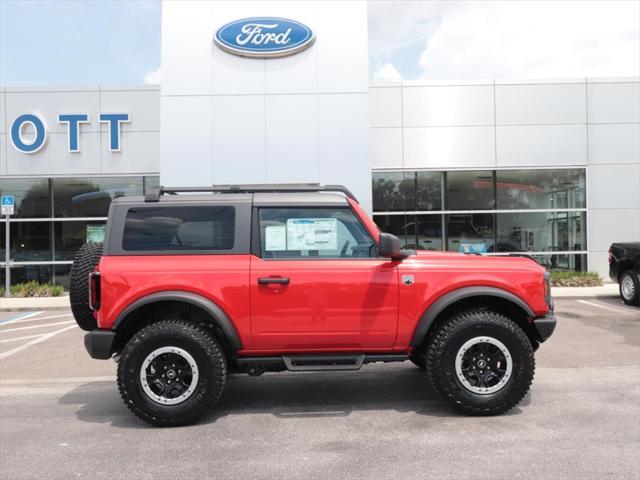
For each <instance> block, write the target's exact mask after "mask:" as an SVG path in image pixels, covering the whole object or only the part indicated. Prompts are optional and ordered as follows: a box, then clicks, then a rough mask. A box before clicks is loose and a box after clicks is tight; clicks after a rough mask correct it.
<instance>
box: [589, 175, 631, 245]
mask: <svg viewBox="0 0 640 480" xmlns="http://www.w3.org/2000/svg"><path fill="white" fill-rule="evenodd" d="M587 194H588V195H589V201H588V204H587V206H588V207H589V208H590V209H594V208H640V165H639V164H636V165H590V166H589V168H588V169H587ZM621 221H622V219H621ZM639 240H640V239H639Z"/></svg>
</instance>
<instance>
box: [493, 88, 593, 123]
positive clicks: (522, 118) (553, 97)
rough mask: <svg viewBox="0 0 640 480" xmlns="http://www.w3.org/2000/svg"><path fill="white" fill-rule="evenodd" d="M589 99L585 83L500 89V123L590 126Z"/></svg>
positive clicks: (498, 117)
mask: <svg viewBox="0 0 640 480" xmlns="http://www.w3.org/2000/svg"><path fill="white" fill-rule="evenodd" d="M585 98H586V84H585V83H581V84H571V83H569V84H564V83H562V84H546V85H545V84H538V85H496V123H497V124H498V125H523V124H557V123H586V121H587V110H586V105H585Z"/></svg>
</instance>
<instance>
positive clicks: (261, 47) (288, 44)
mask: <svg viewBox="0 0 640 480" xmlns="http://www.w3.org/2000/svg"><path fill="white" fill-rule="evenodd" d="M314 41H315V37H314V35H313V32H312V31H311V29H310V28H309V27H307V26H306V25H303V24H302V23H300V22H296V21H294V20H288V19H286V18H276V17H252V18H243V19H242V20H236V21H234V22H231V23H227V24H226V25H224V26H222V27H220V28H219V29H218V31H217V32H216V35H215V42H216V44H217V45H218V46H219V47H220V48H222V49H223V50H225V51H227V52H229V53H232V54H234V55H240V56H243V57H255V58H261V57H262V58H264V57H271V58H272V57H284V56H287V55H293V54H294V53H298V52H301V51H302V50H304V49H305V48H308V47H310V46H311V44H312V43H313V42H314Z"/></svg>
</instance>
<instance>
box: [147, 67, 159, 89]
mask: <svg viewBox="0 0 640 480" xmlns="http://www.w3.org/2000/svg"><path fill="white" fill-rule="evenodd" d="M161 80H162V75H161V72H160V67H158V68H156V69H155V70H152V71H150V72H147V73H146V74H145V76H144V80H143V81H142V83H144V84H145V85H160V81H161Z"/></svg>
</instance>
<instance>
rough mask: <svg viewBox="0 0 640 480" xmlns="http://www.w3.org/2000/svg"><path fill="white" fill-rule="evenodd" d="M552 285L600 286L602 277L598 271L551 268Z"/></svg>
mask: <svg viewBox="0 0 640 480" xmlns="http://www.w3.org/2000/svg"><path fill="white" fill-rule="evenodd" d="M551 285H552V286H554V287H599V286H600V285H602V278H601V277H600V275H598V274H597V273H596V272H575V271H572V270H551Z"/></svg>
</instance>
